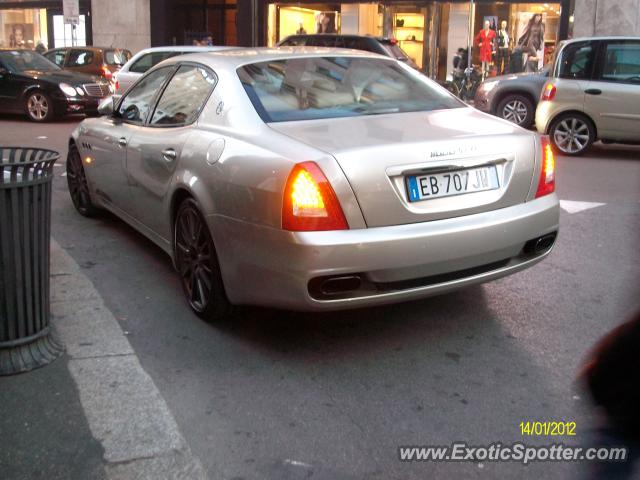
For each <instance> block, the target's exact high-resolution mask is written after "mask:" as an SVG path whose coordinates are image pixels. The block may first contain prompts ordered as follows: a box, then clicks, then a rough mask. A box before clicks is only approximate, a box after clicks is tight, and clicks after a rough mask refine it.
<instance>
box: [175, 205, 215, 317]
mask: <svg viewBox="0 0 640 480" xmlns="http://www.w3.org/2000/svg"><path fill="white" fill-rule="evenodd" d="M175 235H176V264H177V267H178V270H179V272H180V276H181V278H182V283H183V287H184V290H185V293H186V295H187V299H188V301H189V304H190V305H191V308H193V309H194V310H195V311H196V312H204V310H206V309H207V308H208V307H209V303H210V302H211V301H213V298H214V295H212V287H213V282H214V273H213V269H212V254H213V252H212V245H211V243H212V242H211V239H210V236H209V234H208V231H207V226H206V225H205V224H204V221H203V220H202V218H201V217H200V214H199V212H198V211H197V210H196V209H195V207H193V206H192V205H187V206H186V208H181V209H180V212H179V214H178V218H177V219H176V232H175Z"/></svg>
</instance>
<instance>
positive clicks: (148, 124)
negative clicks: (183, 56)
mask: <svg viewBox="0 0 640 480" xmlns="http://www.w3.org/2000/svg"><path fill="white" fill-rule="evenodd" d="M176 65H177V67H176V69H175V70H174V71H173V73H172V74H171V77H170V78H168V79H167V81H166V82H165V83H164V84H163V85H162V88H161V89H160V90H161V91H160V94H159V95H158V96H157V97H155V98H154V102H153V109H152V110H150V112H149V115H147V120H146V122H145V124H144V126H145V127H149V128H181V127H188V126H189V125H193V124H194V123H196V122H197V121H198V119H199V118H200V114H201V113H202V110H204V106H205V105H206V104H207V102H208V101H209V98H211V94H213V91H214V90H215V89H216V87H217V86H218V81H219V78H218V75H217V74H216V72H214V71H213V70H212V69H211V68H209V67H207V66H206V65H203V64H201V63H197V62H179V63H177V64H176ZM184 66H187V67H196V68H202V69H204V70H206V71H207V72H209V73H210V74H212V76H213V78H214V79H215V82H214V83H213V85H212V86H211V88H210V89H209V92H208V93H207V95H206V96H205V97H204V100H203V101H202V104H201V105H200V107H199V108H198V110H197V111H196V114H195V116H194V117H193V120H192V121H190V122H188V123H179V124H175V125H164V124H160V125H158V124H155V125H154V124H152V123H151V120H152V119H153V115H154V114H155V113H156V109H157V108H158V103H160V99H162V96H163V95H164V92H165V90H166V89H167V87H168V86H169V84H170V83H171V80H172V79H173V77H174V76H175V75H176V73H178V70H180V68H181V67H184Z"/></svg>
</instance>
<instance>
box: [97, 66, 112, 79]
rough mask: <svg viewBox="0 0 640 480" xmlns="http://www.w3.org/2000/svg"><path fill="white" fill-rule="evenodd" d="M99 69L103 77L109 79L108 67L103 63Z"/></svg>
mask: <svg viewBox="0 0 640 480" xmlns="http://www.w3.org/2000/svg"><path fill="white" fill-rule="evenodd" d="M100 70H102V74H103V75H104V76H105V78H107V79H108V80H111V75H112V73H111V70H109V67H107V66H106V65H103V66H102V68H100Z"/></svg>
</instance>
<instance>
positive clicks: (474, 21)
mask: <svg viewBox="0 0 640 480" xmlns="http://www.w3.org/2000/svg"><path fill="white" fill-rule="evenodd" d="M487 22H488V29H489V30H491V32H492V33H487V32H485V33H484V34H481V31H483V30H484V27H485V23H487ZM267 23H268V31H267V45H268V46H273V45H275V44H277V43H278V42H279V41H281V40H283V39H284V38H285V37H287V36H289V35H294V34H296V33H307V34H312V33H340V34H356V35H373V36H383V37H392V38H394V39H395V40H397V46H398V47H399V48H401V49H402V50H403V51H404V52H405V53H406V54H407V56H408V57H410V58H411V59H412V60H413V61H414V62H415V63H416V64H417V66H418V68H419V69H420V70H421V71H423V72H425V73H426V74H427V75H429V76H431V77H434V78H437V79H439V80H446V79H448V80H451V79H452V76H453V73H454V65H453V63H454V58H455V59H456V60H458V62H457V64H459V65H460V66H462V64H461V63H460V61H459V60H460V57H461V55H464V58H465V59H466V58H467V57H466V53H465V54H460V53H459V50H460V49H466V48H467V46H468V43H469V42H470V41H471V43H472V45H473V50H472V56H471V61H472V64H474V65H479V66H483V67H484V68H485V72H486V75H500V74H504V73H509V72H518V71H523V70H525V69H529V70H536V69H538V68H540V67H542V66H543V65H545V64H547V63H548V62H550V61H551V58H553V52H554V49H555V45H556V42H557V37H558V32H559V28H560V4H559V3H535V2H532V3H515V2H509V1H501V2H488V1H486V2H485V1H478V2H475V3H474V4H473V7H471V6H470V4H469V3H467V2H426V3H425V2H421V3H411V2H406V3H405V2H400V1H397V2H396V1H393V0H387V1H386V2H384V3H360V4H359V3H343V4H318V3H311V2H309V3H305V2H303V1H301V2H299V3H296V4H295V5H291V4H278V3H270V4H268V7H267ZM484 36H486V37H487V38H489V43H490V44H489V45H487V46H486V47H485V50H486V51H485V52H484V54H482V55H481V50H482V49H481V48H480V46H479V43H480V42H479V38H481V37H484ZM465 63H466V60H465Z"/></svg>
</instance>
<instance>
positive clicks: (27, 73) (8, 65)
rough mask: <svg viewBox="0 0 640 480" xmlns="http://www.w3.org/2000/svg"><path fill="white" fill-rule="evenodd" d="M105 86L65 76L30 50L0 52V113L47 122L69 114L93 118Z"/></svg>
mask: <svg viewBox="0 0 640 480" xmlns="http://www.w3.org/2000/svg"><path fill="white" fill-rule="evenodd" d="M110 94H111V90H110V86H109V83H108V82H106V81H104V80H102V79H100V78H96V77H93V76H90V75H84V74H79V73H73V72H67V71H64V70H62V69H61V68H60V67H58V66H57V65H55V64H54V63H52V62H50V61H49V60H47V59H46V58H44V57H43V56H42V55H40V54H39V53H36V52H33V51H30V50H11V49H0V112H3V113H24V114H25V115H27V117H28V118H29V119H30V120H33V121H35V122H47V121H50V120H52V119H54V118H56V117H60V116H63V115H66V114H70V113H86V114H89V115H92V114H96V113H97V110H98V104H99V103H100V101H101V100H102V99H103V98H104V97H106V96H108V95H110Z"/></svg>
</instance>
